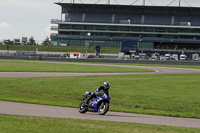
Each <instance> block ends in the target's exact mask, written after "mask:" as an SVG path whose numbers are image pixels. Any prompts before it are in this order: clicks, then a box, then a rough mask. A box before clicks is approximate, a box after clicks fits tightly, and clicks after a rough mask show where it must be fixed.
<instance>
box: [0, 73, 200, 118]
mask: <svg viewBox="0 0 200 133" xmlns="http://www.w3.org/2000/svg"><path fill="white" fill-rule="evenodd" d="M199 79H200V74H159V75H123V76H122V75H121V76H119V75H118V76H80V77H45V78H0V100H7V101H18V102H28V103H38V104H47V105H56V106H68V107H75V108H77V107H78V105H79V104H80V102H81V100H82V94H83V93H84V92H85V91H94V90H95V89H96V88H97V87H98V86H99V85H101V84H102V83H103V81H109V82H110V83H111V89H110V94H111V98H112V101H111V104H110V110H113V111H121V112H132V113H143V114H153V115H164V116H176V117H190V118H200V102H199V101H200V97H199V89H200V87H199Z"/></svg>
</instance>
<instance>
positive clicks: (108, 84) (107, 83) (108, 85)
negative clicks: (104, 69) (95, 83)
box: [103, 82, 110, 90]
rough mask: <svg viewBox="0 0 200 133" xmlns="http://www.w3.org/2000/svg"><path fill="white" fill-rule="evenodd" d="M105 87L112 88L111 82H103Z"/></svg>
mask: <svg viewBox="0 0 200 133" xmlns="http://www.w3.org/2000/svg"><path fill="white" fill-rule="evenodd" d="M103 87H104V89H107V90H108V89H109V88H110V83H109V82H103Z"/></svg>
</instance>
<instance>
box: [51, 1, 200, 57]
mask: <svg viewBox="0 0 200 133" xmlns="http://www.w3.org/2000/svg"><path fill="white" fill-rule="evenodd" d="M55 4H57V5H59V6H61V9H62V11H61V16H62V17H61V20H52V21H51V23H52V24H57V25H58V26H57V27H55V26H54V27H52V28H51V29H52V30H56V31H58V34H52V35H51V40H52V44H53V45H59V44H63V43H64V44H67V45H70V46H102V47H120V46H121V43H122V42H123V41H127V40H128V41H130V40H134V41H135V40H137V42H138V43H137V48H136V50H137V51H138V52H140V51H143V52H154V53H155V52H160V53H163V54H164V53H169V51H171V52H172V53H177V52H179V53H181V52H186V53H191V54H192V53H199V52H200V8H198V7H176V6H140V5H137V6H135V5H112V4H78V3H55ZM63 16H64V17H63Z"/></svg>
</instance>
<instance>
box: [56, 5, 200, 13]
mask: <svg viewBox="0 0 200 133" xmlns="http://www.w3.org/2000/svg"><path fill="white" fill-rule="evenodd" d="M55 4H57V5H60V6H61V7H62V12H63V13H65V12H99V13H100V12H102V13H134V14H162V15H200V8H199V7H175V6H138V5H112V4H78V3H74V4H73V3H55Z"/></svg>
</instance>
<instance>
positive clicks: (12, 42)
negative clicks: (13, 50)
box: [2, 36, 51, 46]
mask: <svg viewBox="0 0 200 133" xmlns="http://www.w3.org/2000/svg"><path fill="white" fill-rule="evenodd" d="M2 44H7V45H38V43H37V42H36V40H35V39H34V37H33V36H31V37H30V38H29V39H28V40H27V41H25V42H23V40H21V39H20V38H15V39H13V40H10V39H4V40H3V42H2ZM41 44H42V45H46V46H48V45H51V40H50V38H49V37H46V39H45V40H43V41H42V43H41Z"/></svg>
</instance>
